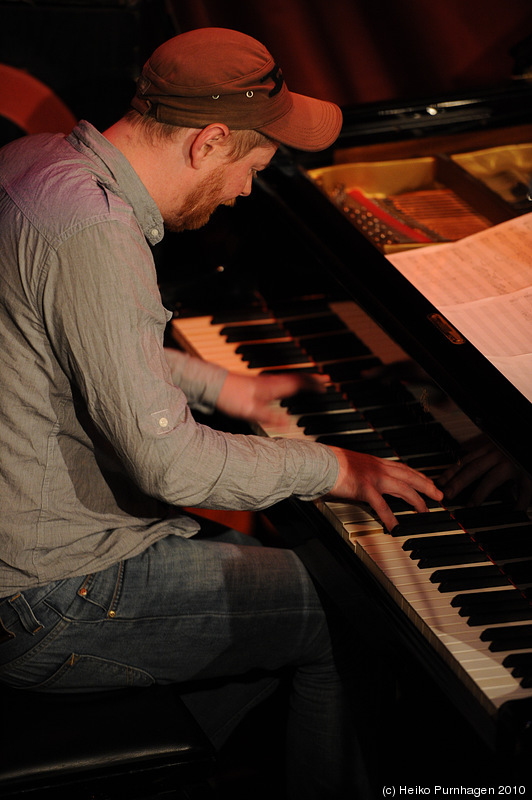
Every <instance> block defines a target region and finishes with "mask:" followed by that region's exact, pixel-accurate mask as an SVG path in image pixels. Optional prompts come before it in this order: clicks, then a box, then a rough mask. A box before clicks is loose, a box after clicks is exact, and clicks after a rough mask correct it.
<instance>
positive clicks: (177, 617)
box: [0, 524, 366, 800]
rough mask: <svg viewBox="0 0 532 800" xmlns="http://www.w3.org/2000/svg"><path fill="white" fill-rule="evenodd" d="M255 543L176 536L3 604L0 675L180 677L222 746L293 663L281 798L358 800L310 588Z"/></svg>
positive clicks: (13, 679) (343, 709)
mask: <svg viewBox="0 0 532 800" xmlns="http://www.w3.org/2000/svg"><path fill="white" fill-rule="evenodd" d="M207 527H208V528H210V529H212V525H210V524H208V525H207ZM227 539H229V540H230V541H227ZM235 541H238V542H239V543H238V544H235V543H234V542H235ZM254 541H255V540H250V539H249V537H241V536H240V535H239V534H235V532H230V533H229V534H228V535H225V536H222V537H217V538H204V537H202V535H201V534H200V535H199V536H195V537H193V538H192V539H185V538H181V537H179V536H173V535H171V536H168V537H167V538H164V539H162V540H160V541H158V542H157V543H156V544H154V545H152V546H151V547H150V548H148V549H147V550H146V551H145V552H144V553H142V554H141V555H139V556H136V557H135V558H131V559H128V560H126V561H123V562H121V563H119V564H116V565H114V566H113V567H110V568H109V569H106V570H104V571H102V572H98V573H94V574H91V575H87V576H84V577H82V578H70V579H66V580H62V581H57V582H55V583H52V584H48V585H47V586H44V587H40V588H36V589H30V590H29V591H25V592H24V593H23V594H22V593H21V594H16V595H15V596H14V597H10V598H5V599H3V600H2V601H0V618H1V619H2V622H3V624H4V626H5V628H7V629H8V631H10V632H11V633H13V634H14V638H11V639H10V640H9V641H6V642H4V643H2V644H0V680H2V681H3V682H6V683H8V684H10V685H12V686H15V687H21V688H31V689H35V690H40V691H47V692H69V691H75V692H79V691H87V690H91V689H103V688H118V687H126V686H143V685H149V684H152V683H170V682H172V683H176V682H178V683H181V684H183V692H182V697H183V699H184V701H185V702H186V704H187V705H188V706H189V708H190V709H191V711H192V713H193V714H194V716H195V717H196V718H197V720H198V721H199V723H200V724H201V726H202V727H203V728H204V730H205V731H206V733H207V734H208V736H209V737H210V738H211V740H212V741H213V743H214V744H215V746H217V747H219V746H220V745H221V744H222V743H223V742H224V741H225V740H226V738H227V737H228V735H229V733H230V732H231V731H232V730H233V728H234V727H235V726H236V724H237V723H238V722H239V720H240V719H241V718H242V717H243V716H244V715H245V713H246V712H247V711H248V710H249V709H250V708H252V707H253V706H255V705H256V704H257V703H258V702H259V701H260V700H261V699H262V698H264V697H266V696H268V695H269V694H270V693H271V692H272V691H273V690H274V689H275V687H276V686H277V684H278V681H279V673H280V670H285V669H286V668H289V670H290V672H291V675H292V676H293V677H292V690H291V700H290V711H289V721H288V731H287V764H288V768H287V772H288V779H287V783H288V796H289V797H294V798H296V797H297V798H299V797H306V798H327V800H331V798H335V797H338V798H344V797H345V798H349V800H353V798H355V797H357V796H366V790H365V779H364V777H363V770H362V769H361V767H360V763H359V756H358V747H357V742H356V735H355V732H354V730H353V728H352V722H351V719H352V715H351V711H350V707H349V702H348V700H347V698H346V695H345V691H344V686H343V682H342V680H341V679H340V677H339V674H338V670H337V668H336V662H335V653H334V652H333V650H334V648H333V645H332V643H331V637H330V634H329V628H328V624H327V620H326V617H325V614H324V611H323V609H322V605H321V603H320V600H319V598H318V596H317V593H316V591H315V588H314V585H313V583H312V581H311V580H310V578H309V576H308V574H307V572H306V570H305V568H304V567H303V565H302V564H301V562H300V561H299V559H298V558H297V556H296V555H295V554H294V553H292V552H291V551H289V550H283V549H278V548H268V547H262V546H250V545H251V544H253V543H254ZM361 787H362V788H361Z"/></svg>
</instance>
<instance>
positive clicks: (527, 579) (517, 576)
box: [504, 559, 532, 584]
mask: <svg viewBox="0 0 532 800" xmlns="http://www.w3.org/2000/svg"><path fill="white" fill-rule="evenodd" d="M504 571H505V572H506V574H507V575H508V576H509V577H510V580H511V581H512V582H513V583H516V584H526V583H532V560H530V559H523V560H521V561H509V562H507V563H506V564H505V565H504Z"/></svg>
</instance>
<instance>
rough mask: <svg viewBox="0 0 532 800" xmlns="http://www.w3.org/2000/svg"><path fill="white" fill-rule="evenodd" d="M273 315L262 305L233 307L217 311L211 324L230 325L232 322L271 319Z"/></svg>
mask: <svg viewBox="0 0 532 800" xmlns="http://www.w3.org/2000/svg"><path fill="white" fill-rule="evenodd" d="M271 318H272V315H271V313H270V312H269V311H266V310H265V309H264V308H262V307H260V308H259V307H252V308H243V309H242V308H233V309H227V310H226V311H217V312H216V313H215V314H214V315H213V317H212V320H211V325H228V324H229V323H230V322H246V321H248V320H249V321H250V322H251V321H252V320H257V321H258V320H261V319H271Z"/></svg>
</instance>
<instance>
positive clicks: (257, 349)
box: [235, 342, 311, 369]
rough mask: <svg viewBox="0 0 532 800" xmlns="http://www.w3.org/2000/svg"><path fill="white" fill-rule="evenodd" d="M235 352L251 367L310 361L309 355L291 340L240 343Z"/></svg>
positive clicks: (259, 367)
mask: <svg viewBox="0 0 532 800" xmlns="http://www.w3.org/2000/svg"><path fill="white" fill-rule="evenodd" d="M235 352H236V353H238V354H239V355H241V356H242V359H243V360H244V361H247V362H248V364H249V366H250V368H252V369H261V368H262V369H264V368H265V367H277V366H282V365H287V364H305V363H310V362H311V359H310V357H309V356H308V355H307V354H306V353H305V352H304V351H303V350H302V349H301V348H300V347H298V346H297V345H295V344H294V343H293V342H270V343H268V344H242V345H240V346H239V347H237V348H236V351H235Z"/></svg>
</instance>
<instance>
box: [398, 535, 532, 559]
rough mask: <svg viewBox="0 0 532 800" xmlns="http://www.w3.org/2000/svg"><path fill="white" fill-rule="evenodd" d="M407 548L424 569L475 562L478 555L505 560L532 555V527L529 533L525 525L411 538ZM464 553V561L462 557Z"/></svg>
mask: <svg viewBox="0 0 532 800" xmlns="http://www.w3.org/2000/svg"><path fill="white" fill-rule="evenodd" d="M482 534H484V535H482ZM403 550H411V551H412V552H411V555H410V557H411V558H413V559H420V563H419V566H420V567H421V568H426V567H429V566H434V567H436V566H445V565H449V566H450V565H451V564H453V563H454V564H459V563H464V564H465V563H471V562H472V561H474V557H475V554H476V556H477V560H478V561H485V560H486V559H487V558H490V559H492V560H493V561H496V562H504V561H508V560H509V559H512V558H519V559H523V558H526V557H527V556H532V539H531V537H530V533H529V530H528V526H527V528H526V531H525V535H522V534H521V528H513V529H512V528H510V529H504V528H502V529H500V528H499V529H497V530H494V531H493V530H490V531H481V532H479V534H478V535H475V536H474V537H473V538H471V537H470V536H468V535H467V534H463V536H460V534H457V535H449V536H444V537H441V536H435V537H422V538H420V539H411V540H408V541H407V542H405V543H404V544H403ZM461 555H462V556H463V561H460V560H459V559H460V557H461ZM446 559H447V560H446Z"/></svg>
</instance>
